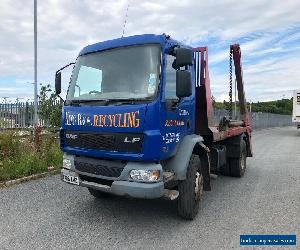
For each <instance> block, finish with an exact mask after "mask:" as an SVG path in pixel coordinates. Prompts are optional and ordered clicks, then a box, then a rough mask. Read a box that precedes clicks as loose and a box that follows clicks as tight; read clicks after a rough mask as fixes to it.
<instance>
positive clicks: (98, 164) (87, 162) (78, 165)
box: [74, 156, 126, 178]
mask: <svg viewBox="0 0 300 250" xmlns="http://www.w3.org/2000/svg"><path fill="white" fill-rule="evenodd" d="M74 163H75V169H76V170H78V171H80V172H82V173H88V174H94V175H102V176H106V177H114V178H118V177H119V176H120V175H121V173H122V171H123V169H124V167H125V165H126V162H125V161H117V160H101V159H95V158H89V157H79V156H76V157H75V162H74Z"/></svg>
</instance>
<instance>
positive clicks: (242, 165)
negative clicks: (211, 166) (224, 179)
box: [229, 140, 247, 177]
mask: <svg viewBox="0 0 300 250" xmlns="http://www.w3.org/2000/svg"><path fill="white" fill-rule="evenodd" d="M246 160H247V148H246V142H245V141H244V140H241V150H240V157H239V158H231V159H229V165H230V176H233V177H242V176H243V175H244V173H245V170H246Z"/></svg>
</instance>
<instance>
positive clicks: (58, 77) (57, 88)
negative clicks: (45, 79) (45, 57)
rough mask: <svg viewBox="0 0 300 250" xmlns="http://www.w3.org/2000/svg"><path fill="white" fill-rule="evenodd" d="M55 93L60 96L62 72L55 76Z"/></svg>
mask: <svg viewBox="0 0 300 250" xmlns="http://www.w3.org/2000/svg"><path fill="white" fill-rule="evenodd" d="M55 93H56V95H59V94H60V93H61V72H60V71H58V72H56V74H55Z"/></svg>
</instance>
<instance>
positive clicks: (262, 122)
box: [0, 101, 293, 129]
mask: <svg viewBox="0 0 300 250" xmlns="http://www.w3.org/2000/svg"><path fill="white" fill-rule="evenodd" d="M51 105H52V106H54V105H59V102H58V101H56V102H54V103H52V104H51ZM38 107H40V103H39V105H38ZM251 115H252V123H253V128H254V129H259V128H269V127H279V126H290V125H293V124H292V116H290V115H278V114H271V113H261V112H258V113H256V112H253V113H252V114H251ZM224 116H226V117H228V112H227V111H226V110H218V109H215V110H214V117H215V123H216V124H219V122H220V119H221V118H222V117H224ZM39 124H40V125H41V126H42V127H49V125H50V123H49V120H43V119H39ZM33 125H34V103H33V102H19V103H7V104H0V129H8V128H30V127H33Z"/></svg>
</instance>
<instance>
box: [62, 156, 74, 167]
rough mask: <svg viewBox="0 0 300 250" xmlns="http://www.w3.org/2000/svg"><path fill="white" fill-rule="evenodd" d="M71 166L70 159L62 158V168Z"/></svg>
mask: <svg viewBox="0 0 300 250" xmlns="http://www.w3.org/2000/svg"><path fill="white" fill-rule="evenodd" d="M71 167H72V162H71V160H70V159H66V158H65V159H63V168H66V169H71Z"/></svg>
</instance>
